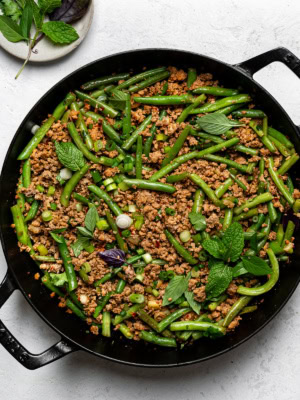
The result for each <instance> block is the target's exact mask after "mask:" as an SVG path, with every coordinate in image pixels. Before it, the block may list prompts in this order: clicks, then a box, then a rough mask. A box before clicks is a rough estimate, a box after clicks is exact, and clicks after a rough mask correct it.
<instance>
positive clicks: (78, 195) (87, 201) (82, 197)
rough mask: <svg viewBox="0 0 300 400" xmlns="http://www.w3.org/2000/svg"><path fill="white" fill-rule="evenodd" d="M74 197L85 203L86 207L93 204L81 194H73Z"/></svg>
mask: <svg viewBox="0 0 300 400" xmlns="http://www.w3.org/2000/svg"><path fill="white" fill-rule="evenodd" d="M72 197H74V199H75V200H77V201H80V203H83V204H86V205H89V204H92V203H91V202H90V201H89V200H88V199H87V198H86V197H84V196H81V194H78V193H72Z"/></svg>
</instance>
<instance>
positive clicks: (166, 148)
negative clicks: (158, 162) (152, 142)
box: [164, 146, 172, 153]
mask: <svg viewBox="0 0 300 400" xmlns="http://www.w3.org/2000/svg"><path fill="white" fill-rule="evenodd" d="M171 148H172V147H171V146H165V147H164V152H165V153H169V151H170V150H171Z"/></svg>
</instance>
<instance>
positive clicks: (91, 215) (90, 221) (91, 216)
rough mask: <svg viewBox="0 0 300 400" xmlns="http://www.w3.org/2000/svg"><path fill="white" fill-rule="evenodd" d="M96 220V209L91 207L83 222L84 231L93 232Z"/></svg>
mask: <svg viewBox="0 0 300 400" xmlns="http://www.w3.org/2000/svg"><path fill="white" fill-rule="evenodd" d="M97 218H98V213H97V209H96V207H94V206H93V207H91V208H90V209H89V211H88V212H87V214H86V217H85V220H84V225H85V227H86V229H87V230H89V231H90V232H94V230H95V226H96V222H97Z"/></svg>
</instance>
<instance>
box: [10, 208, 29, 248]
mask: <svg viewBox="0 0 300 400" xmlns="http://www.w3.org/2000/svg"><path fill="white" fill-rule="evenodd" d="M10 209H11V213H12V216H13V221H14V225H15V229H16V234H17V238H18V241H19V242H20V243H22V244H24V245H26V246H28V243H29V240H30V238H29V235H28V232H27V226H26V223H25V221H24V217H23V214H22V211H21V209H20V207H19V206H18V204H16V205H14V206H12V207H11V208H10Z"/></svg>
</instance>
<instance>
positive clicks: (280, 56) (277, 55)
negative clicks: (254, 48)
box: [234, 47, 300, 78]
mask: <svg viewBox="0 0 300 400" xmlns="http://www.w3.org/2000/svg"><path fill="white" fill-rule="evenodd" d="M274 61H279V62H282V63H283V64H285V65H286V66H287V67H288V68H289V69H290V70H291V71H293V72H294V73H295V74H296V75H297V76H298V78H300V60H299V58H297V57H296V56H295V54H293V53H292V52H291V51H289V50H288V49H286V48H284V47H277V49H273V50H269V51H267V52H266V53H263V54H260V55H258V56H256V57H253V58H250V59H249V60H246V61H244V62H241V63H239V64H235V65H234V67H236V68H238V69H239V70H242V71H243V72H245V73H246V74H247V75H250V76H251V77H252V76H253V75H254V74H255V72H257V71H259V70H260V69H262V68H264V67H266V66H267V65H269V64H271V63H272V62H274Z"/></svg>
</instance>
